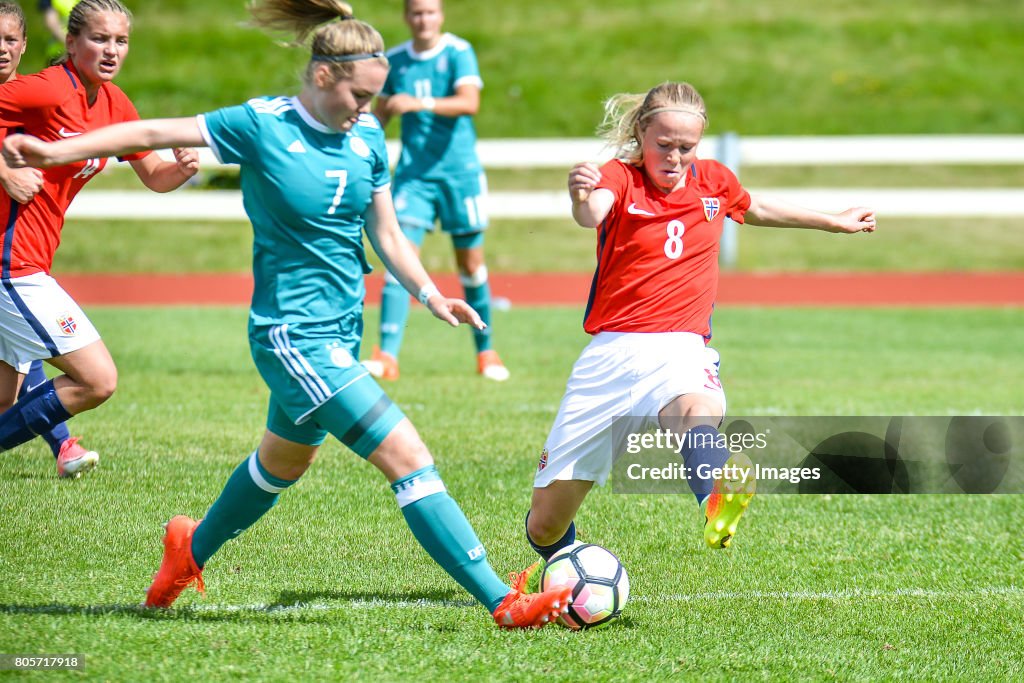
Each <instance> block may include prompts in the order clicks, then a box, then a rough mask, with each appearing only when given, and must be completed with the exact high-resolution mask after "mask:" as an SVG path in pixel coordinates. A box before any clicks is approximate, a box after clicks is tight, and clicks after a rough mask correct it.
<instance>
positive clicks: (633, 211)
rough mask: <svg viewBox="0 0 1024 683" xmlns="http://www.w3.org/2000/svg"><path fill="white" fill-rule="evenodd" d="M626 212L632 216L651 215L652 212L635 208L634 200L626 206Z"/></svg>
mask: <svg viewBox="0 0 1024 683" xmlns="http://www.w3.org/2000/svg"><path fill="white" fill-rule="evenodd" d="M626 213H631V214H633V215H634V216H653V215H654V214H653V213H651V212H650V211H644V210H643V209H638V208H636V202H633V203H632V204H630V205H629V206H627V207H626Z"/></svg>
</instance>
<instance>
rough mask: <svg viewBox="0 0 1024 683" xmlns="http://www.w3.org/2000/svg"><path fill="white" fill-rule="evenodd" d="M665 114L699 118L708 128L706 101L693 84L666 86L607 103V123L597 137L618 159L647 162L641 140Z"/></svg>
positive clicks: (626, 94) (623, 94) (600, 128)
mask: <svg viewBox="0 0 1024 683" xmlns="http://www.w3.org/2000/svg"><path fill="white" fill-rule="evenodd" d="M663 111H679V112H685V113H688V114H693V115H695V116H699V117H700V118H701V119H703V121H704V128H705V129H707V127H708V114H707V109H706V108H705V106H704V98H703V97H701V96H700V93H699V92H697V89H696V88H694V87H693V86H692V85H690V84H689V83H672V82H668V83H662V84H661V85H656V86H654V87H653V88H651V89H650V90H649V91H647V94H646V95H644V94H630V93H622V94H619V95H614V96H612V97H610V98H609V99H608V101H607V102H605V103H604V120H603V121H601V125H600V126H598V129H597V134H598V135H599V136H600V137H601V138H603V139H604V141H605V143H606V144H607V145H608V146H609V147H612V148H613V149H615V150H616V152H615V156H616V157H618V158H620V159H624V160H626V161H628V162H630V163H632V164H639V163H640V162H641V161H642V160H643V147H642V145H641V139H642V138H643V134H644V131H645V130H646V129H647V126H648V125H650V122H651V117H653V116H654V115H655V114H660V113H661V112H663Z"/></svg>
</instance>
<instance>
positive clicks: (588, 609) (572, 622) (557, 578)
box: [540, 543, 629, 631]
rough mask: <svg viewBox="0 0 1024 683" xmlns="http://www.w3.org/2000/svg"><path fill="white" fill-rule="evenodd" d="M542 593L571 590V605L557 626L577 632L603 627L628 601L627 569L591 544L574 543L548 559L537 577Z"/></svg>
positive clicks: (607, 552)
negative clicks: (566, 588)
mask: <svg viewBox="0 0 1024 683" xmlns="http://www.w3.org/2000/svg"><path fill="white" fill-rule="evenodd" d="M540 585H541V590H545V591H546V590H549V589H551V588H557V587H559V586H571V587H572V602H570V603H569V609H568V611H567V612H566V613H565V614H563V615H562V616H560V617H559V618H558V623H560V624H562V625H563V626H565V627H567V628H571V629H572V630H574V631H576V630H579V629H584V628H596V627H598V626H604V625H605V624H607V623H608V622H609V621H611V620H612V619H614V618H615V617H617V616H619V614H620V613H621V612H622V608H623V607H625V606H626V600H628V599H629V577H628V576H627V575H626V568H625V567H623V566H622V563H621V562H619V558H617V557H615V555H613V554H612V553H611V552H610V551H608V550H606V549H604V548H602V547H601V546H599V545H594V544H593V543H573V544H572V545H570V546H568V547H566V548H562V549H561V550H559V551H558V552H557V553H555V554H554V555H552V556H551V559H550V560H548V563H547V564H546V565H545V566H544V569H543V571H542V572H541V575H540Z"/></svg>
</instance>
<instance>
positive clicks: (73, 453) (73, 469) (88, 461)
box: [57, 436, 100, 479]
mask: <svg viewBox="0 0 1024 683" xmlns="http://www.w3.org/2000/svg"><path fill="white" fill-rule="evenodd" d="M78 439H79V437H77V436H73V437H71V438H70V439H67V440H66V441H65V442H64V443H62V444H61V445H60V451H59V452H58V453H57V476H58V477H62V478H65V479H77V478H78V477H80V476H82V475H83V474H85V473H86V472H88V471H89V470H91V469H92V468H93V467H96V465H97V464H98V463H99V461H100V456H99V454H98V453H97V452H96V451H87V450H85V448H83V447H82V446H81V444H79V443H78Z"/></svg>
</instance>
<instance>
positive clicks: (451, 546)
mask: <svg viewBox="0 0 1024 683" xmlns="http://www.w3.org/2000/svg"><path fill="white" fill-rule="evenodd" d="M253 13H254V15H255V17H256V19H257V21H258V22H259V23H261V24H262V25H264V26H266V27H269V28H277V29H280V28H288V29H292V30H295V31H296V33H297V34H298V36H299V37H300V38H302V37H305V36H306V35H307V34H312V55H311V59H310V62H309V64H308V66H307V68H306V72H305V74H304V78H303V82H304V85H303V88H302V91H301V92H300V94H299V95H298V96H297V97H276V98H260V99H253V100H250V101H249V102H247V103H246V104H244V105H240V106H234V107H228V108H225V109H220V110H218V111H214V112H211V113H209V114H205V115H200V116H198V117H189V118H181V119H158V120H152V121H136V122H132V123H130V124H127V125H121V126H111V127H108V128H105V129H101V130H98V131H94V132H93V133H91V134H85V135H81V136H77V137H74V138H68V139H66V140H61V141H57V142H53V143H43V142H41V141H39V140H37V139H35V138H29V137H26V136H15V137H12V138H8V140H7V141H6V142H5V149H4V155H5V158H6V159H7V160H8V163H9V164H10V165H11V166H12V167H17V166H24V165H26V163H27V164H28V165H32V166H36V167H48V166H53V165H59V164H65V163H69V162H70V161H71V160H72V159H84V158H93V157H101V158H102V157H105V156H113V155H123V154H126V153H129V151H138V150H142V149H152V148H160V147H168V146H174V147H181V146H200V145H207V146H209V147H211V148H212V149H213V151H214V152H215V154H216V155H217V156H218V157H219V158H220V160H222V161H225V162H233V163H237V164H239V165H240V166H241V178H242V194H243V199H244V204H245V210H246V213H247V214H248V215H249V218H250V220H251V222H252V226H253V231H254V244H253V275H254V279H255V291H254V294H253V299H252V309H251V311H250V315H249V344H250V349H251V352H252V356H253V359H254V360H255V362H256V367H257V368H258V369H259V372H260V375H261V376H262V377H263V379H264V381H265V382H266V383H267V386H268V387H269V388H270V405H269V410H268V415H267V429H266V432H265V433H264V436H263V439H262V441H261V443H260V445H259V448H257V449H256V450H255V451H254V452H253V453H252V454H251V455H249V456H248V457H246V458H245V459H244V460H243V461H242V463H241V464H240V465H239V466H238V467H237V468H236V469H235V471H234V473H233V474H232V475H231V477H230V478H229V479H228V482H227V484H226V485H225V487H224V489H223V491H222V492H221V494H220V497H219V498H218V499H217V500H216V501H215V502H214V504H213V506H212V507H211V508H210V509H209V510H208V511H207V513H206V515H205V517H204V518H203V519H202V520H200V521H195V520H193V519H191V518H189V517H186V516H184V515H178V516H176V517H173V518H172V519H171V521H170V522H169V523H168V525H167V531H166V534H165V536H164V558H163V562H162V564H161V566H160V570H159V572H157V575H156V576H155V578H154V579H153V583H152V585H151V586H150V588H149V591H148V593H147V595H146V604H147V605H149V606H152V607H169V606H170V605H171V604H172V603H173V602H174V601H175V600H176V599H177V597H178V596H179V595H180V594H181V592H182V591H183V590H184V589H185V588H186V587H187V586H189V585H193V584H195V585H196V586H197V587H198V588H199V589H200V590H203V580H202V571H203V567H204V565H205V564H206V562H207V560H208V559H209V558H210V557H212V556H213V554H214V553H215V552H216V551H217V550H218V549H219V548H220V547H221V545H223V544H224V543H225V542H226V541H228V540H229V539H231V538H234V537H235V536H238V535H239V534H240V533H241V532H242V531H244V530H245V529H247V528H248V527H250V526H251V525H252V524H253V523H255V522H256V521H257V520H258V519H259V518H260V517H261V516H263V515H264V514H265V513H267V512H268V511H269V510H270V508H271V507H272V506H273V505H274V504H275V503H276V501H277V498H278V495H279V494H280V493H281V492H282V491H283V490H284V489H286V488H288V487H289V486H291V485H292V484H294V483H295V482H296V481H297V480H298V478H299V477H300V476H302V474H303V473H304V472H305V471H306V470H307V468H308V467H309V465H310V464H311V463H312V461H313V458H314V457H315V455H316V452H317V448H318V446H319V445H320V444H321V443H322V442H323V441H324V439H325V438H326V436H327V434H328V433H330V434H333V435H334V436H335V437H337V438H338V439H339V440H340V441H342V442H343V443H344V444H345V445H346V446H348V447H349V448H350V449H352V450H353V451H355V452H356V453H358V454H359V455H360V456H362V457H363V458H365V459H367V460H368V461H369V462H370V463H371V464H373V465H374V466H375V467H377V468H378V469H379V470H380V471H381V472H382V473H383V474H384V475H385V477H386V478H387V479H388V481H389V482H390V484H391V488H392V490H393V491H394V493H395V496H396V498H397V501H398V505H399V507H400V508H401V510H402V513H403V515H404V516H405V519H406V522H407V523H408V525H409V527H410V529H411V530H412V532H413V535H414V536H415V537H416V539H417V540H418V541H419V542H420V543H421V545H423V547H424V548H425V549H426V550H427V552H428V553H430V555H431V557H433V558H434V560H435V561H437V562H438V564H440V565H441V566H442V567H443V568H444V569H445V571H447V572H448V573H449V574H450V575H451V576H452V577H453V578H454V579H455V580H456V581H457V582H458V583H459V584H460V585H462V586H463V587H464V588H465V589H466V590H467V591H469V593H471V594H472V595H473V596H474V597H475V598H476V599H477V600H478V601H479V602H480V603H481V604H483V605H485V606H486V607H487V608H488V610H489V611H490V612H491V614H492V615H493V616H494V619H495V621H496V622H497V623H498V624H499V625H500V626H503V627H524V628H525V627H534V628H535V627H538V626H541V625H543V624H544V623H547V622H549V621H551V620H553V619H554V618H555V617H557V615H558V614H559V613H560V612H562V611H564V606H565V605H566V599H567V597H568V595H567V593H568V591H567V590H561V591H550V592H548V593H543V594H540V595H537V596H534V595H526V594H524V593H522V592H521V591H520V590H519V589H520V588H521V587H522V585H523V581H524V579H525V577H524V576H523V575H520V576H519V577H518V578H517V579H516V585H515V587H513V588H512V589H510V588H509V587H508V586H507V585H505V583H504V582H503V581H501V580H500V579H499V578H498V577H497V575H496V574H495V573H494V570H493V569H492V568H491V566H490V564H489V563H488V561H487V555H486V552H485V551H484V548H483V545H482V544H481V543H480V541H479V539H478V538H477V537H476V534H475V532H474V531H473V528H472V527H471V526H470V524H469V521H468V520H467V519H466V517H465V516H464V515H463V513H462V510H461V509H460V508H459V506H458V504H457V503H456V502H455V501H454V500H453V499H452V498H451V497H450V496H449V495H448V493H447V490H446V488H445V485H444V483H443V482H442V481H441V477H440V475H439V474H438V472H437V469H436V468H435V467H434V463H433V458H432V457H431V455H430V453H429V451H428V450H427V448H426V446H425V445H424V444H423V442H422V440H420V438H419V435H418V434H417V432H416V430H415V428H414V427H413V426H412V423H411V422H409V420H408V419H407V418H406V417H405V416H404V415H403V414H402V411H401V410H400V409H399V408H398V407H397V406H396V405H395V404H393V403H392V402H391V400H390V399H389V398H388V397H387V396H386V395H385V394H384V392H383V391H382V390H381V388H380V387H379V386H378V385H377V383H376V382H375V381H374V380H373V379H372V378H371V377H370V376H369V374H368V372H367V371H366V369H365V368H363V366H362V365H360V364H359V363H358V362H357V361H356V360H355V359H356V358H358V354H359V343H360V339H361V336H362V301H363V296H364V293H365V292H364V285H363V276H364V274H365V273H367V272H369V270H370V269H369V266H368V265H367V263H366V256H365V254H364V251H363V240H362V237H363V233H364V231H365V233H366V235H367V236H368V237H369V239H370V242H371V243H372V244H373V247H374V249H375V251H376V252H377V253H378V254H379V255H380V257H381V259H382V260H383V261H384V263H385V264H386V265H387V266H388V268H389V269H390V270H391V272H392V273H394V274H395V277H396V278H397V279H398V280H399V281H400V282H401V283H402V284H403V286H404V287H405V288H406V289H407V290H408V291H410V292H417V293H418V297H419V300H420V301H421V302H422V303H423V304H424V305H425V306H426V307H427V308H428V309H430V311H431V313H433V314H434V315H435V316H436V317H438V318H440V319H441V320H444V321H446V322H447V323H449V324H451V325H452V326H457V325H458V324H459V323H460V322H465V323H469V324H471V325H473V326H474V327H476V328H482V327H483V323H482V322H481V321H480V318H479V316H478V315H477V314H476V313H475V312H474V311H473V309H472V308H470V307H469V306H468V305H467V304H466V303H465V302H464V301H460V300H458V299H447V298H445V297H443V296H442V295H441V294H440V292H439V291H438V290H437V287H436V286H434V285H433V284H432V283H431V281H430V278H429V276H428V275H427V273H426V272H425V271H424V270H423V266H422V265H421V264H420V262H419V259H418V258H417V256H416V253H415V251H414V250H413V249H412V247H411V245H410V244H409V242H408V240H406V239H405V238H404V237H403V236H402V233H401V229H400V228H399V226H398V221H397V219H396V217H395V212H394V206H393V203H392V200H391V193H390V182H389V181H390V178H389V175H388V166H387V151H386V149H385V145H384V135H383V132H382V130H381V128H380V125H379V123H378V122H377V120H376V119H375V118H374V117H373V116H370V115H369V113H368V112H369V105H370V102H371V100H372V99H373V97H374V96H375V95H376V94H377V93H378V92H379V91H380V89H381V87H382V86H383V85H384V80H385V78H386V76H387V73H388V62H387V59H386V57H385V56H384V53H383V51H382V50H383V40H382V39H381V37H380V35H379V34H378V33H377V31H376V30H374V29H373V27H371V26H370V25H369V24H365V23H363V22H360V21H356V20H355V19H353V18H352V11H351V8H350V7H349V6H348V5H347V4H345V3H341V2H336V0H308V1H306V2H303V1H302V0H263V1H262V2H260V3H258V4H257V5H256V6H255V7H254V8H253ZM332 19H333V20H334V21H331V20H332ZM338 19H340V21H339V20H338ZM324 22H328V23H324ZM321 24H322V26H320V27H319V28H316V27H317V26H318V25H321ZM176 141H188V142H187V143H181V144H179V142H176ZM118 150H120V151H118ZM380 541H381V539H377V538H373V539H367V544H368V545H377V544H378V543H379V542H380Z"/></svg>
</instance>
